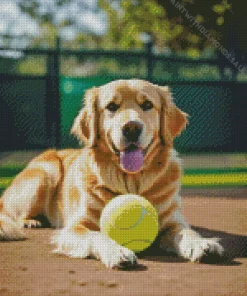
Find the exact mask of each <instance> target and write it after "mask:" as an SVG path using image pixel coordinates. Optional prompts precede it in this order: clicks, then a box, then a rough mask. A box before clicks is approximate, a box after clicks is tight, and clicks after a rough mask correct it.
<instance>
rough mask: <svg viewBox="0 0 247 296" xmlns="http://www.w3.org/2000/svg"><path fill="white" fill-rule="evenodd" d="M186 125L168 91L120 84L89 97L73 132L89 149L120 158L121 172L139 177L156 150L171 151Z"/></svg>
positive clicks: (125, 82)
mask: <svg viewBox="0 0 247 296" xmlns="http://www.w3.org/2000/svg"><path fill="white" fill-rule="evenodd" d="M186 123H187V116H186V114H185V113H184V112H182V111H181V110H180V109H178V108H177V107H176V106H175V104H174V103H173V101H172V98H171V94H170V91H169V89H168V87H166V86H164V87H161V86H158V85H154V84H152V83H149V82H147V81H144V80H137V79H133V80H117V81H113V82H110V83H108V84H106V85H104V86H101V87H99V88H93V89H91V90H89V91H88V92H87V93H86V96H85V107H84V108H83V109H82V110H81V111H80V113H79V115H78V116H77V118H76V119H75V122H74V124H73V127H72V130H71V132H72V133H73V134H74V135H76V136H77V137H78V138H79V140H80V141H84V142H85V143H86V145H87V146H88V147H91V148H93V147H95V146H97V145H98V144H101V145H103V146H104V147H105V148H106V149H108V151H111V152H112V153H114V154H115V155H116V156H117V157H118V162H119V165H120V167H121V169H122V170H124V171H125V172H128V173H136V172H139V171H140V170H141V169H142V167H143V165H144V163H145V157H147V155H148V154H149V153H150V152H151V151H152V150H153V149H157V147H158V146H162V145H166V146H168V147H172V145H173V140H174V138H175V137H176V136H178V135H179V134H180V133H181V131H182V130H183V129H184V127H185V126H186Z"/></svg>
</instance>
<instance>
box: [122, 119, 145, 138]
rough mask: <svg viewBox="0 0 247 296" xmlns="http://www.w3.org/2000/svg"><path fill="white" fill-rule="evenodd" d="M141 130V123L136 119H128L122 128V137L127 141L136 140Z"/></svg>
mask: <svg viewBox="0 0 247 296" xmlns="http://www.w3.org/2000/svg"><path fill="white" fill-rule="evenodd" d="M142 130H143V124H142V123H141V122H138V121H129V122H127V123H126V124H125V125H124V126H123V129H122V132H123V135H124V137H125V138H126V139H127V140H128V141H129V142H137V141H138V139H139V137H140V135H141V132H142Z"/></svg>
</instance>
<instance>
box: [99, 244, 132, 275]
mask: <svg viewBox="0 0 247 296" xmlns="http://www.w3.org/2000/svg"><path fill="white" fill-rule="evenodd" d="M101 261H102V263H104V264H105V266H106V267H109V268H120V269H121V268H126V267H131V266H134V265H136V262H137V258H136V255H135V253H134V252H133V251H131V250H129V249H127V248H125V247H122V246H120V245H116V246H114V247H112V248H111V249H110V248H109V249H107V250H105V251H104V252H103V254H102V256H101Z"/></svg>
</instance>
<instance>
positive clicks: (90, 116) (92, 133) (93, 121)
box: [70, 88, 98, 148]
mask: <svg viewBox="0 0 247 296" xmlns="http://www.w3.org/2000/svg"><path fill="white" fill-rule="evenodd" d="M97 98H98V89H97V88H92V89H90V90H88V91H87V92H86V94H85V97H84V107H83V108H82V109H81V110H80V112H79V114H78V115H77V117H76V118H75V120H74V123H73V126H72V128H71V131H70V132H71V134H73V135H75V136H76V137H77V139H78V140H79V141H80V142H84V143H85V144H86V146H88V147H90V148H92V147H94V146H96V142H97V138H98V123H97V119H98V118H97V117H98V116H97Z"/></svg>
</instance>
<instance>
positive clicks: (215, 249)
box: [176, 231, 224, 262]
mask: <svg viewBox="0 0 247 296" xmlns="http://www.w3.org/2000/svg"><path fill="white" fill-rule="evenodd" d="M176 249H177V252H178V254H179V255H180V256H181V257H183V258H185V259H187V260H190V261H192V262H199V261H202V259H203V258H205V256H210V255H216V256H218V257H222V256H223V253H224V249H223V247H222V246H221V245H220V244H219V239H218V238H202V237H200V236H199V235H195V233H194V232H193V231H191V232H190V231H188V232H187V233H185V234H182V235H181V234H180V239H178V241H177V243H176Z"/></svg>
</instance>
